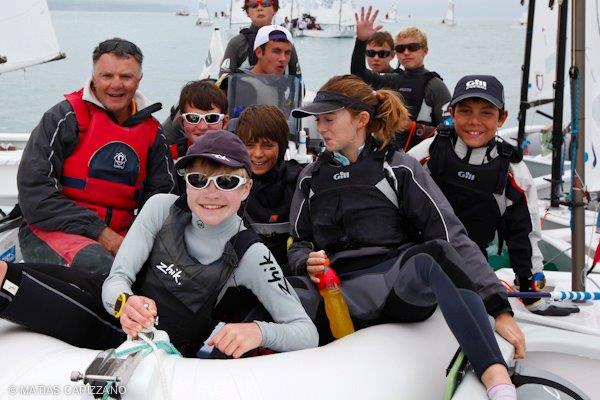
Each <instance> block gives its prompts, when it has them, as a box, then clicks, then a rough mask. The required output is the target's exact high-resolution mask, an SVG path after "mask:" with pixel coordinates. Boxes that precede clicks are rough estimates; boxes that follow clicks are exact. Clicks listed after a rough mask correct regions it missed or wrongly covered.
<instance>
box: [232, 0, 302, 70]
mask: <svg viewBox="0 0 600 400" xmlns="http://www.w3.org/2000/svg"><path fill="white" fill-rule="evenodd" d="M278 10H279V1H278V0H246V1H245V2H244V11H245V12H246V15H248V17H249V18H250V20H251V21H252V23H251V24H250V26H249V27H248V28H244V29H242V30H240V33H239V34H238V35H237V36H234V37H233V38H232V39H231V40H230V41H229V43H227V48H226V49H225V54H224V55H223V62H222V64H221V75H222V74H225V73H227V74H232V73H235V72H236V71H237V70H238V69H239V68H251V67H252V66H254V64H256V61H257V60H256V57H255V56H254V53H253V51H254V49H255V48H254V47H253V46H254V43H255V37H256V36H257V32H258V30H259V29H260V28H262V27H263V26H267V25H271V24H272V23H273V17H274V16H275V13H277V11H278ZM290 60H291V61H290V62H289V64H288V69H287V71H286V72H287V73H288V74H289V75H300V73H301V72H300V63H299V62H298V55H297V54H296V51H295V50H294V49H293V48H292V54H291V56H290Z"/></svg>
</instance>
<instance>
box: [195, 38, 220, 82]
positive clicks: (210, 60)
mask: <svg viewBox="0 0 600 400" xmlns="http://www.w3.org/2000/svg"><path fill="white" fill-rule="evenodd" d="M224 53H225V51H224V50H223V40H221V31H219V28H215V30H214V31H213V33H212V36H211V37H210V46H209V48H208V55H207V56H206V60H204V69H203V70H202V73H201V74H200V79H206V78H212V79H217V78H218V77H219V69H220V67H221V62H222V61H223V54H224Z"/></svg>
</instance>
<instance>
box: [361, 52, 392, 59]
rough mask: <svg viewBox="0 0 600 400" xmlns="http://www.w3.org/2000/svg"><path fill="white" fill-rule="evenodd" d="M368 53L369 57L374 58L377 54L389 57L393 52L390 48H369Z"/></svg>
mask: <svg viewBox="0 0 600 400" xmlns="http://www.w3.org/2000/svg"><path fill="white" fill-rule="evenodd" d="M366 54H367V57H369V58H373V57H375V56H377V57H379V58H386V57H389V56H390V54H392V52H391V51H389V50H367V52H366Z"/></svg>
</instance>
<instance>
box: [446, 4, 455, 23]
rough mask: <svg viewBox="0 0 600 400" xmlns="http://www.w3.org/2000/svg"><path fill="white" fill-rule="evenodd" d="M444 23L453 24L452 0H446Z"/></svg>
mask: <svg viewBox="0 0 600 400" xmlns="http://www.w3.org/2000/svg"><path fill="white" fill-rule="evenodd" d="M444 23H445V24H448V25H454V1H453V0H448V9H447V10H446V18H444Z"/></svg>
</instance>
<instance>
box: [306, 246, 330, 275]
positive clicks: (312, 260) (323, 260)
mask: <svg viewBox="0 0 600 400" xmlns="http://www.w3.org/2000/svg"><path fill="white" fill-rule="evenodd" d="M326 265H329V260H328V259H327V254H325V250H320V251H311V252H310V253H308V259H307V260H306V271H307V272H308V275H309V276H310V280H311V281H313V282H314V283H319V278H318V277H319V276H320V275H321V274H322V273H323V271H325V266H326Z"/></svg>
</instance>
